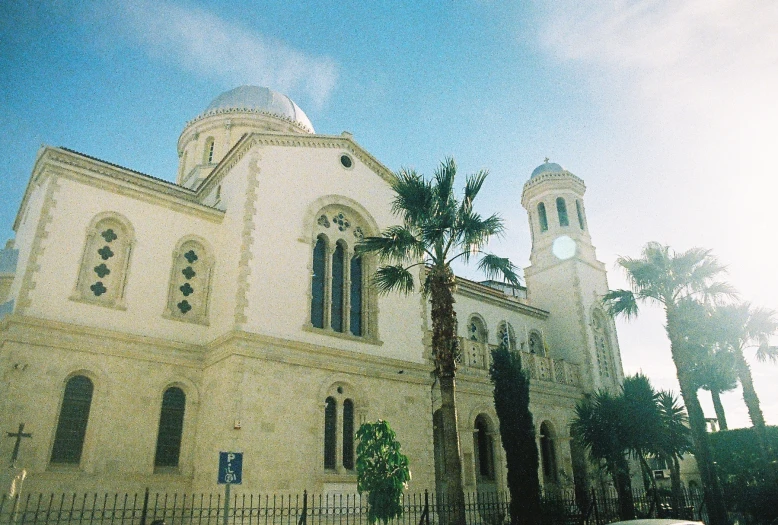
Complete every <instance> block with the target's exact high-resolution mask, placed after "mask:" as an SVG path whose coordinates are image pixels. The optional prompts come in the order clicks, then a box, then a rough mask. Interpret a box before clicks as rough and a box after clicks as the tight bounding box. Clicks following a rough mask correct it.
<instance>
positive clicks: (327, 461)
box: [324, 397, 338, 470]
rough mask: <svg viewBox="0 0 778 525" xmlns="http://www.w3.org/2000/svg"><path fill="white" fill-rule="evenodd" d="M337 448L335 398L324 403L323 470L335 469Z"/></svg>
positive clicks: (336, 407) (336, 409) (330, 398)
mask: <svg viewBox="0 0 778 525" xmlns="http://www.w3.org/2000/svg"><path fill="white" fill-rule="evenodd" d="M337 446H338V406H337V404H336V402H335V398H333V397H328V398H327V399H326V400H325V401H324V468H325V469H333V470H334V469H335V466H336V465H337V461H338V460H337V451H338V449H337Z"/></svg>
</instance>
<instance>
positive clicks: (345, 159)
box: [340, 153, 354, 168]
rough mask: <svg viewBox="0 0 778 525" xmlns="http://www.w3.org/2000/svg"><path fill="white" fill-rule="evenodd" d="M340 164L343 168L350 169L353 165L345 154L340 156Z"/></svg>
mask: <svg viewBox="0 0 778 525" xmlns="http://www.w3.org/2000/svg"><path fill="white" fill-rule="evenodd" d="M340 163H341V164H343V167H344V168H350V167H351V166H353V165H354V161H353V160H351V157H350V156H348V155H346V154H345V153H344V154H343V155H341V156H340Z"/></svg>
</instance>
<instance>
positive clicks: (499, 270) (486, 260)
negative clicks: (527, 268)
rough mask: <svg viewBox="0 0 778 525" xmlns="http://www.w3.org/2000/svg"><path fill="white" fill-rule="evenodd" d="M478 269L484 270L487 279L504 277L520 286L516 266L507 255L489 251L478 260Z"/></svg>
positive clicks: (512, 283) (510, 282) (514, 284)
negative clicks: (502, 255) (499, 255)
mask: <svg viewBox="0 0 778 525" xmlns="http://www.w3.org/2000/svg"><path fill="white" fill-rule="evenodd" d="M478 269H479V270H481V271H482V272H484V275H486V278H487V279H494V278H498V279H503V280H505V281H506V282H508V283H509V284H511V285H513V286H519V276H518V274H517V273H516V267H515V266H514V265H513V263H512V262H511V261H510V260H509V259H508V258H507V257H498V256H497V255H494V254H492V253H487V254H485V255H484V256H483V257H482V258H481V260H480V261H478Z"/></svg>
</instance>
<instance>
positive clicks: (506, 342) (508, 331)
mask: <svg viewBox="0 0 778 525" xmlns="http://www.w3.org/2000/svg"><path fill="white" fill-rule="evenodd" d="M497 337H498V338H499V340H498V341H497V342H498V343H499V344H501V345H503V346H504V347H505V348H507V349H508V350H516V335H515V334H514V333H513V327H512V326H511V325H510V324H509V323H507V322H505V321H503V322H502V323H500V327H499V328H498V329H497Z"/></svg>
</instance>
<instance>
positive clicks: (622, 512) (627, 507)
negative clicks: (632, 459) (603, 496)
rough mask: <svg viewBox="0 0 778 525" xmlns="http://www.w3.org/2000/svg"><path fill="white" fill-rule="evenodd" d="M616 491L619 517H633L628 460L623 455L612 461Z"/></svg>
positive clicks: (628, 518)
mask: <svg viewBox="0 0 778 525" xmlns="http://www.w3.org/2000/svg"><path fill="white" fill-rule="evenodd" d="M614 466H615V469H616V475H615V476H614V478H615V481H616V491H617V492H618V493H619V518H620V519H621V520H631V519H635V500H634V499H633V497H632V480H631V476H630V474H629V462H628V461H627V459H626V458H625V457H623V456H621V457H619V458H616V460H615V461H614Z"/></svg>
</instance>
